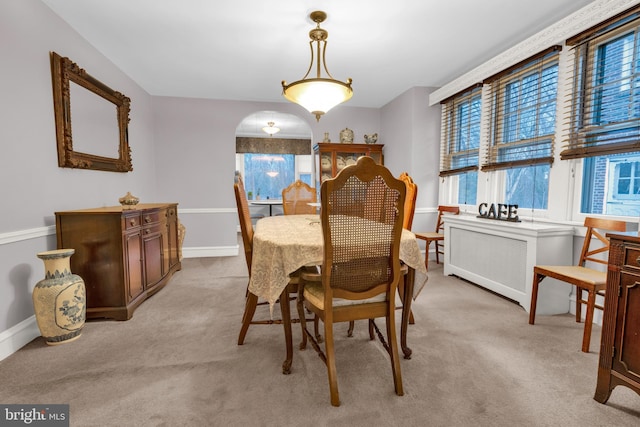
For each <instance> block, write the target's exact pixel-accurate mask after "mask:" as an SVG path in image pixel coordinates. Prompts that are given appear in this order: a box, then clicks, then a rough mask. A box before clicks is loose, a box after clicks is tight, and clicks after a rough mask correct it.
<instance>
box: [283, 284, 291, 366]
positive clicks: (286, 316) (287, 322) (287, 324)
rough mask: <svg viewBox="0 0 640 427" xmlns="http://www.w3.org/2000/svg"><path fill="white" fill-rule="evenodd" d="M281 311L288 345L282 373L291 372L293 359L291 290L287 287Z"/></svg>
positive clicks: (284, 291)
mask: <svg viewBox="0 0 640 427" xmlns="http://www.w3.org/2000/svg"><path fill="white" fill-rule="evenodd" d="M280 311H281V312H282V326H283V327H284V340H285V344H286V347H287V358H286V360H285V361H284V363H282V373H283V374H285V375H288V374H290V373H291V363H292V361H293V337H292V334H291V310H290V308H289V290H288V289H287V288H285V289H284V290H283V291H282V294H281V295H280Z"/></svg>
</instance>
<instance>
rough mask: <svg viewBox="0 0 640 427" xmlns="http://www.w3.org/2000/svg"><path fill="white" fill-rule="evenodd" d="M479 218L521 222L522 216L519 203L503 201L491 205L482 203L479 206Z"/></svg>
mask: <svg viewBox="0 0 640 427" xmlns="http://www.w3.org/2000/svg"><path fill="white" fill-rule="evenodd" d="M478 218H486V219H496V220H499V221H510V222H520V218H518V205H506V204H503V203H491V205H489V204H488V203H480V205H479V206H478Z"/></svg>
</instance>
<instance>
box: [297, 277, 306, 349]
mask: <svg viewBox="0 0 640 427" xmlns="http://www.w3.org/2000/svg"><path fill="white" fill-rule="evenodd" d="M303 298H304V285H303V284H302V283H299V284H298V298H297V299H296V307H297V309H298V318H299V319H300V329H301V330H302V341H300V347H299V348H300V350H304V349H306V348H307V334H306V330H307V318H306V314H305V312H304V301H303Z"/></svg>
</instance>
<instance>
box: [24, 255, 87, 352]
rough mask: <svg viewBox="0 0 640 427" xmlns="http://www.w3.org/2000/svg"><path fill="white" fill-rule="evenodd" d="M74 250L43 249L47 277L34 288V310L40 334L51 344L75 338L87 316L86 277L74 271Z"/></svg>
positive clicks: (39, 256)
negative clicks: (44, 250)
mask: <svg viewBox="0 0 640 427" xmlns="http://www.w3.org/2000/svg"><path fill="white" fill-rule="evenodd" d="M74 253H75V249H57V250H53V251H47V252H40V253H39V254H37V256H38V258H40V259H41V260H43V261H44V269H45V278H44V279H42V280H40V281H39V282H38V283H37V284H36V286H35V288H34V289H33V295H32V296H33V309H34V312H35V315H36V321H37V323H38V328H39V329H40V334H41V335H42V337H43V338H44V340H45V342H46V343H47V344H49V345H57V344H62V343H65V342H70V341H73V340H76V339H78V338H79V337H80V334H81V333H82V327H83V326H84V322H85V319H86V294H85V286H84V280H82V278H81V277H80V276H78V275H77V274H73V273H71V269H70V266H69V265H70V260H71V255H73V254H74Z"/></svg>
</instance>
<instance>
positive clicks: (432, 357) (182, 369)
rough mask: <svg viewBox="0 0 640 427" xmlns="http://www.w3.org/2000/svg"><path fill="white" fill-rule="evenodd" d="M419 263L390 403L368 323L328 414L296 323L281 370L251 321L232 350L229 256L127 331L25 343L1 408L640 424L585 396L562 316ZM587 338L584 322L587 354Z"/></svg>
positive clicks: (234, 299)
mask: <svg viewBox="0 0 640 427" xmlns="http://www.w3.org/2000/svg"><path fill="white" fill-rule="evenodd" d="M430 268H431V270H430V272H429V275H430V279H429V282H428V283H427V286H426V287H425V288H424V290H423V291H422V293H421V295H420V296H419V297H418V299H417V300H416V301H415V302H414V305H413V307H414V314H415V318H416V324H415V325H412V326H410V328H409V334H408V343H409V346H410V347H412V349H413V358H412V359H411V360H404V359H402V361H401V366H402V377H403V383H404V390H405V395H404V396H402V397H398V396H396V395H395V394H394V391H393V380H392V376H391V366H390V363H389V360H388V357H387V355H386V353H385V351H384V349H383V348H382V346H381V345H380V343H379V342H378V341H369V340H368V333H367V326H366V322H359V323H357V324H356V331H355V334H354V337H352V338H347V337H346V327H347V325H346V324H345V325H339V326H338V330H337V333H336V338H337V339H336V341H337V342H336V355H337V369H338V384H339V387H340V398H341V403H342V406H340V407H339V408H334V407H332V406H331V405H330V402H329V387H328V383H327V375H326V369H325V366H324V364H323V363H322V361H321V360H320V359H319V358H318V356H317V355H316V353H315V351H313V349H312V348H308V349H307V350H306V351H299V350H298V349H297V343H298V342H299V339H300V330H299V325H297V324H295V325H293V332H294V346H295V350H294V360H293V367H292V373H291V375H282V373H281V365H282V362H283V360H284V357H285V351H284V338H283V333H282V327H281V326H279V325H270V326H262V325H255V326H251V327H250V329H249V333H248V335H247V338H246V341H245V344H244V345H243V346H238V345H236V342H237V336H238V332H239V329H240V319H241V316H242V310H243V304H244V290H245V286H246V283H247V272H246V266H245V265H244V259H243V258H241V257H228V258H202V259H185V260H184V262H183V269H182V271H180V272H178V273H177V274H176V275H175V276H174V278H173V279H172V280H171V282H170V283H169V284H168V285H167V287H166V288H164V289H163V290H162V291H160V292H159V293H158V294H156V295H154V296H153V297H152V298H150V299H149V300H147V301H146V302H144V303H143V304H142V305H141V306H140V307H139V309H138V310H137V311H136V312H135V314H134V316H133V318H132V319H131V320H129V321H126V322H118V321H90V322H88V323H87V324H86V326H85V328H84V331H83V334H82V336H81V338H80V339H79V340H77V341H75V342H73V343H67V344H63V345H60V346H56V347H49V346H47V345H45V344H44V341H42V339H41V338H38V339H36V340H34V341H33V342H31V343H29V344H28V345H26V346H25V347H24V348H22V349H21V350H19V351H18V352H17V353H15V354H13V355H12V356H10V357H8V358H7V359H5V360H3V361H2V362H0V402H2V403H22V404H30V403H41V404H49V403H68V404H70V415H71V416H70V419H71V425H72V426H83V427H84V426H101V427H102V426H118V427H122V426H302V425H310V426H335V425H348V426H351V427H358V426H367V427H373V426H396V425H398V426H634V427H636V426H638V425H640V396H639V395H637V394H636V393H635V392H633V391H631V390H629V389H628V388H626V387H617V388H616V389H615V390H614V391H613V393H612V396H611V398H610V400H609V402H608V403H607V404H606V405H602V404H600V403H598V402H596V401H595V400H593V394H594V391H595V384H596V375H597V364H598V355H597V353H596V352H594V351H593V350H592V353H590V354H584V353H582V352H581V351H580V343H581V337H582V324H577V323H575V321H574V320H573V317H572V316H570V315H560V316H539V317H538V319H536V320H537V324H536V325H535V326H531V325H529V324H528V323H527V320H528V316H527V314H526V312H525V311H524V310H523V309H522V308H521V307H519V306H518V305H516V304H514V303H512V302H510V301H507V300H505V299H502V298H500V297H498V296H496V295H494V294H492V293H490V292H488V291H486V290H484V289H482V288H479V287H476V286H474V285H471V284H469V283H467V282H465V281H462V280H459V279H457V278H454V277H443V276H442V266H438V265H436V264H435V263H432V264H431V265H430ZM292 308H294V307H293V305H292ZM265 309H266V308H265ZM259 310H260V309H259ZM263 313H264V312H263ZM258 314H260V313H258ZM382 323H384V321H382ZM381 326H383V325H381ZM599 342H600V328H599V327H597V326H595V327H594V331H593V338H592V349H594V348H595V349H597V348H598V346H599Z"/></svg>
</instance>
